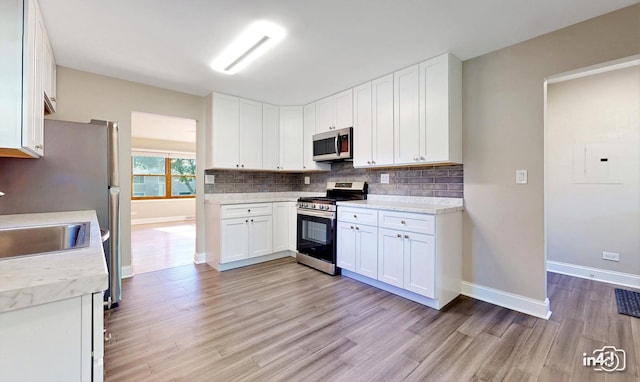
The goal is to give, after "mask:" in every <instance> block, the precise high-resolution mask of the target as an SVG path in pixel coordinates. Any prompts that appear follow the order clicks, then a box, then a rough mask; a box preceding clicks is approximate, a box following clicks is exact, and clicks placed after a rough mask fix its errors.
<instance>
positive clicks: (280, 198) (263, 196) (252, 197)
mask: <svg viewBox="0 0 640 382" xmlns="http://www.w3.org/2000/svg"><path fill="white" fill-rule="evenodd" d="M325 194H326V193H324V192H301V191H292V192H247V193H226V194H206V195H205V203H210V204H220V205H223V204H244V203H272V202H296V201H298V198H300V197H310V196H324V195H325Z"/></svg>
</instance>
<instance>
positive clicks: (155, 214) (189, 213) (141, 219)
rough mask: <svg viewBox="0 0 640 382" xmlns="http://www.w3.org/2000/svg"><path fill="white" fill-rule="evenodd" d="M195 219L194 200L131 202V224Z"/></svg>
mask: <svg viewBox="0 0 640 382" xmlns="http://www.w3.org/2000/svg"><path fill="white" fill-rule="evenodd" d="M195 217H196V200H195V199H193V198H188V199H187V198H184V199H165V200H132V201H131V224H146V223H158V222H163V221H176V220H186V219H189V220H191V219H195Z"/></svg>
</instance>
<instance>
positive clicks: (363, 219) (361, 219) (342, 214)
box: [338, 206, 378, 226]
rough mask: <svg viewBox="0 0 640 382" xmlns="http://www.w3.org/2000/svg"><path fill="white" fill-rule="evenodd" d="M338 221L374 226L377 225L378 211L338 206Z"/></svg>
mask: <svg viewBox="0 0 640 382" xmlns="http://www.w3.org/2000/svg"><path fill="white" fill-rule="evenodd" d="M338 220H339V221H343V222H349V223H360V224H368V225H374V226H375V225H376V224H377V223H378V210H372V209H368V208H353V207H342V206H339V207H338Z"/></svg>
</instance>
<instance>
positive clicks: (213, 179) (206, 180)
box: [204, 174, 216, 184]
mask: <svg viewBox="0 0 640 382" xmlns="http://www.w3.org/2000/svg"><path fill="white" fill-rule="evenodd" d="M215 182H216V176H215V175H206V174H205V176H204V184H214V183H215Z"/></svg>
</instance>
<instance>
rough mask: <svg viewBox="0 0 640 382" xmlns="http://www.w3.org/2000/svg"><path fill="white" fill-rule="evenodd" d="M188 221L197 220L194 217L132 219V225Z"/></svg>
mask: <svg viewBox="0 0 640 382" xmlns="http://www.w3.org/2000/svg"><path fill="white" fill-rule="evenodd" d="M186 220H195V219H194V218H193V216H163V217H159V218H144V219H131V225H136V224H155V223H170V222H179V221H186Z"/></svg>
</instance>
